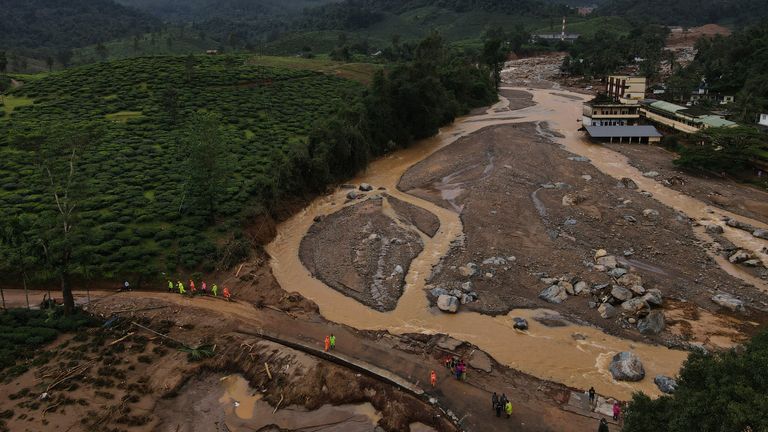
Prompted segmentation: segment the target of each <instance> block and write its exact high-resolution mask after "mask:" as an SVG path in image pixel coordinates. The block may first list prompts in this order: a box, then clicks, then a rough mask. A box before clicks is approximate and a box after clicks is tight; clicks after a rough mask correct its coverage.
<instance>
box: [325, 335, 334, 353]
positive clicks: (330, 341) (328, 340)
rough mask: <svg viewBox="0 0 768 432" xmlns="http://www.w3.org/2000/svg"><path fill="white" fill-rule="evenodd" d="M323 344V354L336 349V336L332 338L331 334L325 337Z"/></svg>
mask: <svg viewBox="0 0 768 432" xmlns="http://www.w3.org/2000/svg"><path fill="white" fill-rule="evenodd" d="M323 344H324V345H325V352H328V351H330V350H332V349H334V348H336V336H334V335H333V333H331V335H330V336H325V340H324V341H323Z"/></svg>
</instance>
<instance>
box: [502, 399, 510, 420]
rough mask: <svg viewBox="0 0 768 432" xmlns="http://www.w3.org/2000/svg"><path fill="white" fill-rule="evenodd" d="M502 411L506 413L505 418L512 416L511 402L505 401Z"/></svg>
mask: <svg viewBox="0 0 768 432" xmlns="http://www.w3.org/2000/svg"><path fill="white" fill-rule="evenodd" d="M504 412H505V413H507V418H510V417H511V416H512V402H510V401H507V403H506V404H504Z"/></svg>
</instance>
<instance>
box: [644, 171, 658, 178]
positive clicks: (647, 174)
mask: <svg viewBox="0 0 768 432" xmlns="http://www.w3.org/2000/svg"><path fill="white" fill-rule="evenodd" d="M658 176H659V172H658V171H647V172H644V173H643V177H648V178H656V177H658Z"/></svg>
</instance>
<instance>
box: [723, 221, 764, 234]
mask: <svg viewBox="0 0 768 432" xmlns="http://www.w3.org/2000/svg"><path fill="white" fill-rule="evenodd" d="M725 224H726V225H728V226H729V227H731V228H738V229H740V230H744V231H749V232H751V233H754V232H755V231H756V230H757V228H755V227H753V226H752V225H750V224H748V223H744V222H740V221H738V220H736V219H728V220H727V221H725Z"/></svg>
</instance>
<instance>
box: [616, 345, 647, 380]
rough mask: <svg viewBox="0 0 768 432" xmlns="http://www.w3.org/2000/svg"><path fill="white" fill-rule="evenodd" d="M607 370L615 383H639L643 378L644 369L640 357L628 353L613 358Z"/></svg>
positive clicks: (621, 353)
mask: <svg viewBox="0 0 768 432" xmlns="http://www.w3.org/2000/svg"><path fill="white" fill-rule="evenodd" d="M609 370H610V371H611V375H613V379H615V380H617V381H640V380H642V379H643V378H645V369H644V368H643V363H642V362H641V361H640V357H638V356H637V355H635V353H632V352H629V351H624V352H620V353H618V354H616V355H615V356H613V360H611V366H610V367H609Z"/></svg>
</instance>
